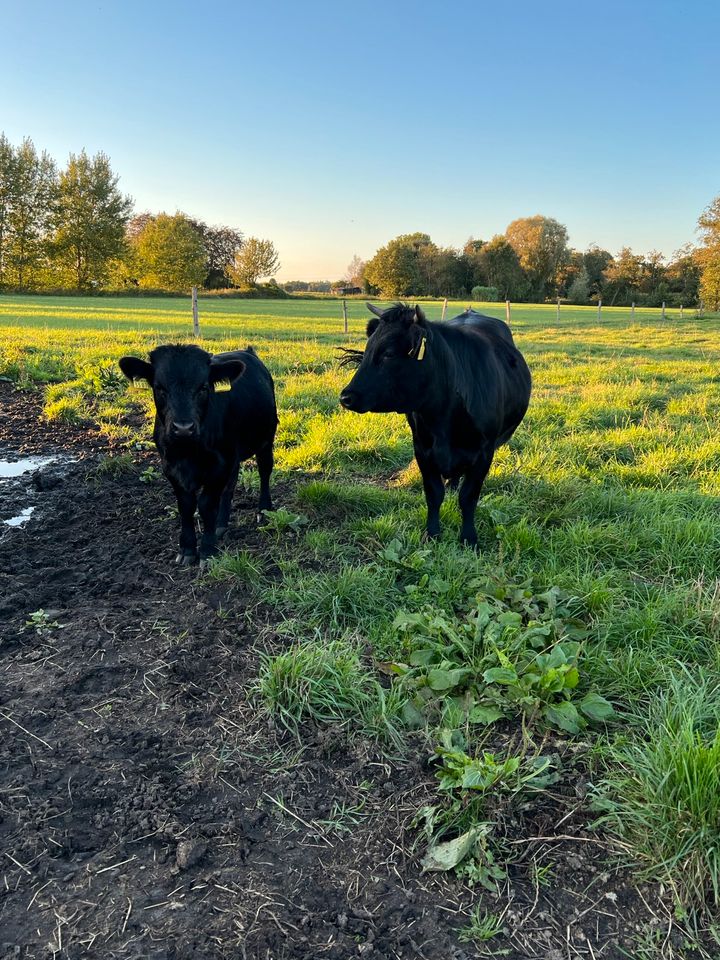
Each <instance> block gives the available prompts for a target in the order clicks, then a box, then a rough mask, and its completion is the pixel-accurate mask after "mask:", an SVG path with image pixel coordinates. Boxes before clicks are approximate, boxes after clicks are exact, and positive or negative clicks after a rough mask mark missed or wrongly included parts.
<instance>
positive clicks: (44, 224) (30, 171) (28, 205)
mask: <svg viewBox="0 0 720 960" xmlns="http://www.w3.org/2000/svg"><path fill="white" fill-rule="evenodd" d="M12 180H13V182H12V191H11V199H10V210H9V216H8V220H7V228H8V229H7V243H6V269H7V280H8V282H9V283H10V284H12V285H13V286H16V287H18V288H19V289H20V290H24V289H25V288H26V287H27V285H28V281H29V279H30V275H31V274H32V273H33V271H36V270H37V267H38V265H39V263H40V260H41V257H42V255H43V252H44V246H45V243H46V239H47V233H48V229H49V227H50V223H51V216H52V206H53V201H54V198H55V195H56V188H57V172H56V170H55V164H54V163H53V161H52V160H51V159H50V157H49V156H48V154H47V153H42V154H40V155H38V153H37V151H36V149H35V145H34V144H33V142H32V140H30V139H25V140H23V142H22V144H21V145H20V146H19V147H18V148H17V149H16V150H15V157H14V163H13V177H12Z"/></svg>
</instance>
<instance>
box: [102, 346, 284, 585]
mask: <svg viewBox="0 0 720 960" xmlns="http://www.w3.org/2000/svg"><path fill="white" fill-rule="evenodd" d="M120 369H121V370H122V372H123V373H124V374H125V376H126V377H128V379H130V380H138V379H144V380H147V382H148V383H149V384H150V386H151V387H152V389H153V395H154V398H155V430H154V433H153V438H154V440H155V444H156V445H157V448H158V450H159V452H160V457H161V459H162V468H163V473H164V474H165V476H166V477H167V478H168V480H169V481H170V483H171V484H172V487H173V490H174V491H175V496H176V497H177V502H178V509H179V511H180V521H181V524H182V530H181V533H180V553H179V554H178V557H177V562H178V563H181V564H183V565H184V566H187V565H189V564H192V563H196V562H197V559H198V551H197V539H196V536H195V509H196V507H197V508H198V510H199V512H200V517H201V519H202V523H203V534H202V539H201V541H200V559H201V560H206V559H207V558H208V557H210V556H212V554H213V553H215V551H216V549H217V539H218V537H222V536H223V534H224V533H225V532H226V530H227V527H228V523H229V520H230V508H231V505H232V497H233V493H234V491H235V485H236V484H237V478H238V471H239V469H240V463H241V462H242V461H243V460H247V458H248V457H251V456H253V454H254V455H255V458H256V460H257V467H258V473H259V474H260V506H259V509H260V510H272V501H271V499H270V474H271V472H272V468H273V442H274V440H275V430H276V428H277V422H278V421H277V410H276V407H275V391H274V388H273V380H272V377H271V376H270V372H269V371H268V369H267V367H266V366H265V365H264V364H263V363H262V361H261V360H259V359H258V356H257V354H256V353H255V351H254V350H253V348H252V347H248V348H247V350H236V351H233V352H232V353H220V354H217V355H216V356H212V355H211V354H209V353H207V352H206V351H205V350H201V349H200V348H199V347H194V346H190V345H182V344H173V345H168V346H163V347H157V348H156V349H155V350H153V351H152V353H151V354H150V362H149V363H148V362H147V361H146V360H141V359H140V358H139V357H123V358H122V359H121V360H120ZM223 380H229V381H230V383H231V387H230V389H229V390H223V391H221V392H219V393H216V392H215V384H216V383H220V382H222V381H223Z"/></svg>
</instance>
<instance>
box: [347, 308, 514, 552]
mask: <svg viewBox="0 0 720 960" xmlns="http://www.w3.org/2000/svg"><path fill="white" fill-rule="evenodd" d="M368 307H369V309H370V310H371V311H372V312H373V313H374V314H375V315H376V316H375V317H374V318H373V319H372V320H370V322H369V323H368V326H367V335H368V342H367V346H366V348H365V351H364V352H362V351H359V350H349V351H346V355H345V357H344V358H343V361H342V362H343V363H357V364H359V367H358V370H357V372H356V373H355V376H354V377H353V378H352V380H351V381H350V383H349V384H348V385H347V386H346V387H345V389H344V390H343V391H342V393H341V394H340V403H341V404H342V405H343V406H344V407H346V408H347V409H348V410H354V411H355V412H357V413H367V412H369V411H372V412H374V413H386V412H390V411H395V412H397V413H404V414H405V415H406V416H407V419H408V423H409V424H410V429H411V430H412V436H413V447H414V449H415V457H416V459H417V462H418V466H419V467H420V472H421V474H422V479H423V486H424V488H425V499H426V500H427V508H428V515H427V534H428V536H429V537H432V538H435V537H438V536H439V535H440V505H441V504H442V502H443V498H444V496H445V487H444V484H443V478H445V479H446V480H447V481H448V483H449V485H450V486H451V487H453V488H454V487H456V486H457V485H458V483H459V481H460V479H461V477H462V478H464V480H463V484H462V487H461V488H460V494H459V500H460V510H461V511H462V530H461V536H460V539H461V540H462V542H463V543H467V544H470V545H472V546H475V545H476V544H477V532H476V530H475V507H476V506H477V502H478V497H479V496H480V490H481V488H482V485H483V482H484V480H485V477H486V476H487V473H488V470H489V469H490V465H491V463H492V460H493V456H494V454H495V450H496V449H497V448H498V447H499V446H500V445H501V444H503V443H506V442H507V441H508V440H509V439H510V437H511V436H512V435H513V433H514V432H515V430H516V429H517V427H518V424H519V423H520V421H521V420H522V418H523V417H524V416H525V411H526V410H527V407H528V403H529V401H530V387H531V380H530V371H529V370H528V367H527V364H526V363H525V360H524V359H523V356H522V354H521V353H520V351H519V350H517V348H516V347H515V343H514V341H513V338H512V334H511V333H510V328H509V327H508V326H507V324H505V323H503V321H502V320H496V319H495V318H494V317H486V316H483V315H482V314H480V313H476V312H475V311H474V310H470V309H468V310H466V311H465V313H462V314H461V315H460V316H459V317H455V318H454V319H453V320H449V321H448V322H447V323H430V322H429V321H427V320H426V319H425V316H424V314H423V312H422V310H421V309H420V307H417V306H416V307H415V308H414V309H413V308H412V307H410V306H407V305H405V304H401V303H399V304H396V305H395V306H393V307H390V308H389V309H388V310H384V311H383V310H380V309H378V308H377V307H375V306H372V305H371V304H368Z"/></svg>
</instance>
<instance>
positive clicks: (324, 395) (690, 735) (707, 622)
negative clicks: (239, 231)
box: [0, 297, 720, 906]
mask: <svg viewBox="0 0 720 960" xmlns="http://www.w3.org/2000/svg"><path fill="white" fill-rule="evenodd" d="M465 306H466V304H464V303H463V304H450V306H449V314H448V315H450V316H452V314H453V312H458V311H459V310H460V309H462V308H464V307H465ZM424 309H426V312H427V313H428V315H429V316H430V318H431V319H439V317H440V313H441V304H440V303H429V304H425V305H424ZM483 309H484V310H485V311H486V312H489V313H491V314H494V315H496V316H503V315H504V307H503V306H501V305H498V304H488V305H484V306H483ZM348 313H349V334H348V335H347V336H346V335H345V334H344V333H343V330H342V319H341V309H340V304H339V303H338V302H337V301H331V300H321V301H306V300H284V301H242V300H201V304H200V315H201V328H202V331H203V340H202V344H203V345H204V346H206V347H207V348H208V349H210V350H213V351H220V350H227V349H232V348H238V347H243V346H245V345H247V344H248V343H252V344H253V345H254V346H255V347H256V349H257V350H258V352H259V354H260V356H261V357H262V358H263V360H265V361H266V362H267V364H268V366H269V367H270V369H271V371H272V373H273V376H274V377H275V381H276V387H277V395H278V402H279V408H280V428H279V432H278V440H277V451H276V462H277V467H278V476H279V477H281V478H283V477H284V478H285V479H290V480H292V481H293V484H292V488H291V489H292V490H293V491H294V492H293V493H292V494H289V495H288V494H287V493H285V494H284V499H283V496H279V497H278V498H277V499H278V504H277V506H278V508H279V509H278V511H277V512H276V514H275V515H274V516H271V517H270V518H268V524H267V527H266V529H265V533H264V544H265V546H264V547H263V548H262V549H261V550H260V551H258V552H256V551H255V549H254V548H253V550H251V551H241V552H240V553H239V554H237V555H234V556H228V557H223V558H221V559H220V560H218V561H217V562H216V564H215V565H213V567H212V568H211V571H210V576H216V577H218V578H222V579H239V580H242V581H243V582H245V583H246V584H247V585H248V586H249V587H250V588H251V589H252V590H253V591H254V592H255V594H256V599H257V601H258V602H261V603H264V604H265V609H266V610H268V611H269V615H270V616H272V617H273V618H274V619H275V620H276V621H277V629H278V632H279V633H280V635H281V636H285V637H287V638H288V642H291V643H292V645H291V647H290V650H289V651H288V653H287V654H281V655H280V656H279V657H277V658H267V659H266V660H265V661H264V665H263V671H262V675H261V678H260V690H261V693H262V696H263V698H264V702H265V703H266V705H267V706H268V709H272V710H274V711H276V712H277V713H278V715H280V716H282V717H283V719H284V720H285V721H286V722H288V723H291V724H292V723H294V724H295V725H297V724H298V723H301V722H303V721H307V720H312V721H315V722H324V723H332V724H339V725H340V726H343V727H344V728H345V727H347V728H348V729H353V728H354V729H357V730H360V731H366V732H367V731H376V732H377V730H378V729H381V728H383V726H384V724H385V721H384V720H382V718H383V717H384V716H386V714H387V716H388V717H390V716H392V722H390V721H389V720H388V724H389V726H390V728H392V730H393V731H395V730H396V729H397V723H398V721H397V715H398V711H399V710H400V709H401V708H402V703H401V702H400V699H398V697H399V693H398V694H397V696H396V694H395V692H394V691H395V690H398V691H401V690H402V686H400V687H398V686H397V684H396V686H395V687H394V688H393V693H392V694H388V692H387V690H385V689H384V687H383V686H381V685H378V684H377V680H376V677H375V665H377V664H381V665H382V664H384V665H385V666H384V667H383V669H387V663H397V662H400V661H401V659H402V657H403V656H405V655H406V654H407V653H408V647H407V637H406V636H405V635H403V633H402V631H400V630H399V629H398V627H397V621H396V617H397V615H398V613H399V612H401V611H405V612H406V613H407V612H409V613H411V614H412V613H418V612H419V611H423V610H428V609H429V610H430V611H435V612H437V613H438V614H442V617H444V618H445V619H446V620H447V622H448V623H450V624H451V625H452V630H454V631H455V632H456V633H458V631H459V634H458V635H460V634H461V633H462V631H463V630H466V629H467V628H468V624H471V623H472V622H473V617H474V616H475V615H476V611H477V608H478V603H479V602H480V601H479V590H480V584H483V583H488V582H491V581H492V582H495V583H496V584H497V585H498V589H499V590H501V591H502V590H508V589H511V588H512V589H519V588H518V585H519V584H523V583H530V584H532V591H535V592H536V593H538V592H542V591H543V590H546V589H547V588H549V587H557V588H559V589H560V590H562V591H563V592H564V593H566V594H568V595H570V596H572V597H573V598H575V601H574V602H575V603H576V605H577V613H578V616H579V617H580V619H581V621H582V624H583V630H584V632H585V635H584V636H583V639H582V642H581V647H580V649H579V650H578V653H577V664H578V671H579V687H578V689H577V693H575V692H574V691H573V692H572V693H571V694H568V697H569V700H568V702H572V701H574V698H575V697H577V702H578V703H579V702H581V701H582V698H583V697H584V696H585V695H586V694H587V692H588V691H592V692H595V693H597V694H600V695H602V696H604V697H605V698H607V699H608V700H609V701H611V702H612V703H613V705H614V707H615V711H616V712H615V717H614V718H613V720H612V723H611V725H610V726H609V728H608V729H607V730H605V729H604V728H603V727H602V725H600V726H598V725H594V726H593V727H592V729H591V728H588V729H587V730H585V731H584V734H583V736H585V737H589V736H591V737H592V738H593V740H594V741H595V742H596V743H597V744H599V745H600V747H599V752H598V755H599V756H600V758H601V759H600V761H599V763H600V767H599V768H598V770H597V771H596V775H597V779H598V782H599V783H600V782H602V791H601V792H602V796H603V797H604V799H605V802H606V803H608V804H611V805H612V809H611V811H610V809H608V810H606V820H605V823H606V829H611V830H613V831H615V832H616V833H617V834H618V836H619V837H620V838H621V839H622V842H623V844H624V847H623V849H624V850H625V851H626V853H627V854H628V856H630V857H631V858H633V859H634V861H635V862H636V863H637V864H639V865H640V869H642V870H643V871H644V872H645V873H646V875H648V876H661V875H662V876H663V878H664V880H665V881H666V883H667V885H668V886H669V887H670V888H672V889H673V890H675V891H676V895H677V898H678V900H679V901H680V902H681V903H684V904H688V905H695V906H697V905H698V903H699V902H700V901H701V900H702V898H703V897H704V898H706V899H708V898H709V901H713V900H714V899H715V898H716V896H717V886H718V867H717V865H716V863H715V860H714V857H715V853H714V851H715V849H716V847H715V846H714V845H715V844H716V838H715V833H714V832H713V831H714V829H715V828H714V826H713V824H716V823H717V817H718V814H719V813H720V811H719V810H718V808H717V802H716V788H717V785H716V783H715V781H714V779H713V776H714V774H713V765H714V764H715V763H716V761H717V760H718V756H717V753H718V751H720V747H718V743H720V740H719V739H718V735H717V729H718V723H717V718H716V716H715V714H713V713H712V710H714V707H712V710H710V714H708V716H705V714H702V717H701V720H702V722H701V720H699V719H698V717H699V716H700V714H698V713H697V710H695V707H693V708H692V710H691V709H690V707H688V708H687V710H688V711H689V712H688V714H687V716H685V717H684V718H681V721H680V720H677V718H676V719H672V716H671V714H670V713H668V710H669V705H670V704H671V703H672V701H673V697H675V698H677V696H678V695H679V694H678V691H679V690H682V691H684V692H683V697H687V698H689V700H688V702H691V703H693V704H694V703H697V702H699V700H698V697H695V695H694V694H692V695H691V694H690V693H688V690H689V687H688V684H689V683H690V681H689V680H688V679H687V678H688V677H689V676H690V677H697V676H703V677H704V681H703V684H704V685H703V686H702V690H703V691H704V693H703V696H702V697H701V698H700V699H702V698H705V699H706V700H707V702H708V703H710V704H711V705H712V704H715V703H716V701H717V697H716V694H715V691H716V690H717V689H718V688H719V687H720V653H719V651H720V589H719V588H718V583H719V582H720V430H718V422H719V419H720V319H719V318H718V317H716V316H715V317H711V316H708V317H705V318H702V319H697V318H695V316H694V314H693V313H692V312H691V311H686V315H685V318H684V320H683V321H682V322H680V321H679V318H678V312H677V311H669V313H668V319H667V320H666V321H665V322H662V320H661V319H660V312H659V311H656V310H637V311H636V314H635V319H634V322H631V318H630V312H629V310H628V309H627V308H617V309H612V308H603V312H602V319H601V320H600V321H598V318H597V311H596V309H594V308H570V307H563V308H562V311H561V316H560V322H559V323H558V322H557V318H556V313H555V308H554V306H536V305H525V306H521V307H513V313H512V324H513V330H514V333H515V335H516V338H517V342H518V345H519V346H520V348H521V349H522V350H523V352H524V353H525V355H526V356H527V359H528V362H529V364H530V367H531V369H532V373H533V379H534V392H533V399H532V403H531V406H530V410H529V412H528V415H527V418H526V420H525V422H524V424H523V426H522V427H521V428H520V430H519V431H518V433H517V435H516V437H515V438H513V441H512V443H511V444H510V446H509V447H505V448H502V449H501V450H500V451H499V452H498V454H497V456H496V460H495V464H494V466H493V470H492V472H491V474H490V477H489V478H488V481H487V484H486V489H485V493H484V496H483V498H482V500H481V503H480V506H479V508H478V512H477V524H478V533H479V538H480V548H481V549H480V552H479V554H477V555H476V554H474V553H471V552H468V551H467V550H464V549H462V548H461V547H459V546H458V544H457V543H456V539H457V534H458V523H459V513H458V507H457V499H456V497H455V496H448V498H447V499H446V502H445V504H444V505H443V510H442V519H443V523H444V528H443V537H442V540H441V541H440V542H439V543H437V544H433V545H431V546H429V545H427V544H425V543H423V542H422V539H421V534H422V527H423V517H424V503H423V498H422V489H421V485H420V478H419V474H418V471H417V469H416V467H414V466H413V465H412V464H411V460H412V449H411V444H410V436H409V431H408V428H407V425H406V423H405V420H404V418H403V417H400V416H396V415H382V416H374V415H368V416H357V415H355V414H352V413H349V412H347V411H344V410H342V409H340V407H339V406H338V404H337V396H338V393H339V391H340V389H341V387H342V386H343V385H344V384H345V383H346V381H347V379H348V378H349V374H348V372H347V370H343V369H342V368H340V367H339V366H338V364H337V353H336V349H335V348H336V347H339V346H343V345H346V344H350V345H355V346H357V345H359V344H361V343H362V341H363V339H364V326H365V322H366V318H367V316H368V314H367V311H366V310H365V308H364V305H363V304H362V303H361V302H357V301H351V302H349V304H348ZM190 322H191V318H190V309H189V301H188V302H184V301H181V300H178V299H168V300H162V299H148V300H143V299H136V298H133V299H126V300H123V299H110V298H96V299H91V298H88V299H84V298H83V299H72V298H45V297H0V376H6V377H10V378H11V379H13V380H15V381H17V382H18V384H19V385H20V386H21V387H27V388H33V387H38V386H39V387H40V388H42V389H44V390H46V407H45V415H46V416H48V417H61V418H63V419H69V420H73V419H75V420H77V419H79V420H83V419H91V420H95V421H96V422H98V423H99V424H100V426H101V429H102V430H103V431H104V432H106V433H108V434H110V435H111V436H114V437H115V438H117V439H118V440H120V441H121V442H123V441H126V442H127V443H128V444H131V443H133V442H136V441H137V440H138V439H145V440H146V439H147V438H148V437H149V435H150V425H151V418H150V413H151V408H152V398H151V395H150V392H149V390H148V389H146V388H143V387H142V386H139V385H138V386H133V387H130V386H129V385H128V384H126V383H125V381H124V380H123V379H122V378H121V377H120V376H119V375H118V373H117V368H116V366H115V364H116V361H117V359H118V358H119V357H120V356H121V355H123V354H125V353H128V352H135V353H140V354H143V353H146V352H147V351H148V350H149V349H150V348H151V347H152V346H154V345H156V344H157V343H158V342H167V341H171V340H177V339H185V340H189V339H190V335H189V331H190ZM131 410H132V411H138V410H140V411H141V412H144V414H145V417H144V420H143V421H142V422H143V424H144V425H141V426H140V427H138V426H137V422H138V421H137V418H134V419H132V420H130V419H128V417H127V414H128V412H129V411H131ZM107 469H108V471H110V470H111V469H114V467H110V466H108V467H107ZM256 486H257V481H256V478H255V474H254V473H253V472H252V471H251V470H250V469H249V468H246V469H245V470H244V471H243V475H242V478H241V488H243V489H244V490H245V492H246V493H251V492H252V491H254V490H256ZM284 489H287V488H284ZM271 561H272V562H273V563H274V564H276V565H277V568H278V569H279V576H277V577H275V576H273V577H270V576H266V575H265V573H266V571H267V569H268V564H269V563H270V562H271ZM506 600H507V597H506ZM503 602H505V601H503ZM507 602H508V603H509V604H510V606H512V603H513V602H515V601H511V600H508V601H507ZM453 649H454V650H455V653H454V654H453V655H454V656H455V655H456V654H457V651H458V650H461V649H462V645H460V646H458V645H457V644H456V646H455V647H454V648H453ZM359 651H362V656H361V655H360V653H359ZM457 655H460V654H457ZM455 666H456V667H457V664H456V665H455ZM460 668H462V664H460ZM482 669H483V670H485V666H484V665H483V667H482ZM553 669H554V668H553ZM683 685H684V686H683ZM389 696H392V697H395V699H393V700H392V704H391V706H390V707H388V704H387V702H386V701H387V698H388V697H389ZM562 696H565V694H564V693H563V694H562ZM405 698H406V699H407V690H405ZM383 703H384V704H385V705H384V706H383ZM699 709H700V708H699V707H698V710H699ZM692 711H695V712H692ZM701 713H702V711H701ZM434 715H435V716H441V717H442V718H444V719H442V722H443V723H444V722H446V721H447V722H448V723H450V724H451V723H452V715H453V711H452V710H445V711H444V712H443V711H440V713H436V714H434ZM673 716H674V715H673ZM378 717H379V718H381V719H380V720H378ZM368 718H370V719H368ZM448 718H449V719H448ZM703 718H704V719H703ZM405 719H406V720H407V716H406V717H405ZM713 724H714V725H713ZM385 729H387V725H385ZM464 735H465V736H467V735H468V729H467V728H465V731H464ZM533 735H534V732H533V729H532V728H531V729H530V730H529V731H528V736H530V737H532V736H533ZM428 736H430V737H431V738H435V739H437V731H435V732H434V731H432V730H429V731H428ZM473 738H474V739H473ZM480 740H481V737H480V735H479V734H477V733H473V734H472V737H471V741H472V742H470V741H468V742H467V743H466V747H467V750H468V751H469V754H468V755H469V756H478V755H479V754H478V751H480V750H481V743H480ZM588 816H590V814H589V813H588ZM647 828H652V837H650V838H647ZM644 838H645V839H644ZM651 841H652V842H651Z"/></svg>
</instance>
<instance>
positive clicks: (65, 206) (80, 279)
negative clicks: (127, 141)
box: [52, 150, 132, 289]
mask: <svg viewBox="0 0 720 960" xmlns="http://www.w3.org/2000/svg"><path fill="white" fill-rule="evenodd" d="M131 209H132V201H131V199H130V197H127V196H123V194H122V193H121V192H120V190H119V189H118V177H117V176H116V175H115V174H114V173H113V172H112V169H111V167H110V160H109V158H108V157H107V156H106V155H105V154H104V153H98V154H96V156H94V157H92V158H90V157H88V155H87V154H86V153H85V151H84V150H83V151H81V153H79V154H77V155H76V154H72V153H71V154H70V160H69V162H68V165H67V167H66V168H65V170H63V171H62V172H61V173H60V181H59V190H58V202H57V205H56V208H55V211H54V224H55V232H54V236H53V244H52V249H53V252H54V255H55V257H56V258H57V260H58V261H59V263H60V264H61V265H62V266H64V267H66V269H67V270H68V271H69V272H70V273H71V274H72V276H73V279H74V282H75V284H76V285H77V287H78V289H83V288H87V287H89V286H91V285H94V284H101V283H102V282H103V280H104V279H105V277H106V274H107V269H108V264H109V262H110V261H111V260H113V259H115V258H117V257H119V256H120V255H121V254H122V253H123V250H124V247H125V227H126V226H127V223H128V219H129V217H130V211H131Z"/></svg>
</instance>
